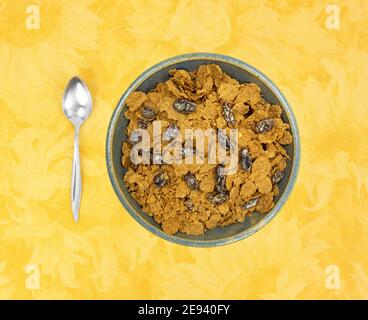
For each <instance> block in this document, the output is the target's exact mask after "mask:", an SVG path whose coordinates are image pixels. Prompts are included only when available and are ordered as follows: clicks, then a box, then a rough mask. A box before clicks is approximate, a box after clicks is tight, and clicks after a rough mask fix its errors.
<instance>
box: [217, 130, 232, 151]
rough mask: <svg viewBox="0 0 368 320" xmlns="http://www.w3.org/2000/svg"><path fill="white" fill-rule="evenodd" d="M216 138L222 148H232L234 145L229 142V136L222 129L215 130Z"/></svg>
mask: <svg viewBox="0 0 368 320" xmlns="http://www.w3.org/2000/svg"><path fill="white" fill-rule="evenodd" d="M217 139H218V141H219V144H220V146H221V147H222V148H224V149H225V150H232V151H233V150H234V145H232V144H231V142H230V138H229V137H228V136H227V134H226V133H225V132H224V131H223V130H221V129H220V130H217Z"/></svg>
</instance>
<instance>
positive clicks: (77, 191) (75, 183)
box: [71, 127, 82, 222]
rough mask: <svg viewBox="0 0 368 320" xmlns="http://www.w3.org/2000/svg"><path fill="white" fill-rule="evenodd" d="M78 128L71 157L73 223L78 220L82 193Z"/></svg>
mask: <svg viewBox="0 0 368 320" xmlns="http://www.w3.org/2000/svg"><path fill="white" fill-rule="evenodd" d="M78 138H79V127H75V134H74V157H73V172H72V192H71V200H72V210H73V217H74V220H75V222H78V219H79V207H80V200H81V193H82V177H81V169H80V159H79V142H78Z"/></svg>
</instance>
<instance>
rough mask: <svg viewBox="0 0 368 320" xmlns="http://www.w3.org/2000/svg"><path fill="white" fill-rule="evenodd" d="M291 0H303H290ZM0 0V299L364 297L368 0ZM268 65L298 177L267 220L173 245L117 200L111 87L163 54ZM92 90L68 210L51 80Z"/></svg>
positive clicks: (65, 132)
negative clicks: (291, 130) (222, 241)
mask: <svg viewBox="0 0 368 320" xmlns="http://www.w3.org/2000/svg"><path fill="white" fill-rule="evenodd" d="M298 3H300V4H298ZM329 4H331V1H311V0H310V1H302V2H301V1H291V0H290V1H277V0H275V1H241V0H232V1H231V0H224V1H207V0H206V1H205V0H201V1H185V0H181V1H170V0H161V1H153V0H152V1H149V0H139V1H138V0H137V1H136V0H122V1H113V0H109V1H98V0H78V1H75V0H33V1H26V0H24V1H23V0H2V1H1V3H0V122H1V126H0V163H1V166H0V176H1V184H0V297H1V298H36V299H39V298H82V299H83V298H236V299H238V298H307V299H308V298H368V256H367V246H368V165H367V161H368V148H367V141H366V139H367V134H368V118H367V116H368V106H367V97H368V54H367V52H368V1H365V0H360V1H358V0H354V1H337V0H336V1H333V5H332V6H331V5H329ZM194 51H208V52H217V53H223V54H227V55H231V56H234V57H237V58H240V59H242V60H244V61H246V62H248V63H250V64H252V65H254V66H255V67H257V68H258V69H260V70H262V71H263V72H264V73H266V74H267V75H268V76H269V77H270V78H271V79H273V80H274V82H275V83H276V85H277V86H279V88H280V89H281V90H282V91H283V92H284V94H285V95H286V97H287V99H288V100H289V102H290V104H291V106H292V107H293V109H294V111H295V114H296V117H297V120H298V124H299V129H300V134H301V140H302V162H301V169H300V174H299V177H298V181H297V184H296V188H295V190H294V192H293V194H292V195H291V198H290V199H289V201H288V202H287V204H286V205H285V207H284V208H283V209H282V211H281V213H280V214H279V215H278V216H277V218H276V219H275V220H273V221H272V223H271V224H270V225H268V226H267V227H265V228H264V229H263V230H262V231H260V232H259V233H257V234H256V235H254V236H252V237H251V238H249V239H246V240H243V241H241V242H238V243H236V244H232V245H230V246H225V247H221V248H212V249H196V248H187V247H182V246H178V245H175V244H171V243H168V242H165V241H164V240H161V239H159V238H157V237H155V236H153V235H151V234H150V233H148V232H147V231H146V230H145V229H143V228H142V227H141V226H139V225H137V223H136V222H135V221H134V220H133V219H132V218H131V217H130V216H129V215H128V214H127V213H126V212H125V210H124V209H123V208H122V206H121V205H120V203H119V201H118V199H117V198H116V196H115V194H114V192H113V189H112V187H111V186H110V183H109V179H108V175H107V171H106V167H105V159H104V156H105V149H104V148H105V145H104V143H105V137H106V130H107V125H108V121H109V119H110V117H111V114H112V111H113V109H114V107H115V105H116V104H117V102H118V99H119V98H120V96H121V94H122V92H123V91H124V90H125V89H126V88H127V86H128V85H129V84H130V83H131V82H132V81H133V80H134V79H135V78H136V77H137V76H138V75H139V74H140V73H141V72H142V71H143V70H145V69H146V68H148V67H150V66H151V65H153V64H155V63H157V62H159V61H161V60H163V59H165V58H168V57H171V56H173V55H177V54H181V53H186V52H194ZM74 75H79V76H81V77H82V78H83V79H84V80H85V81H86V82H87V84H88V86H89V87H90V89H91V91H92V93H93V98H94V109H93V113H92V116H91V118H90V119H89V120H88V121H87V122H86V124H85V125H84V126H83V128H82V130H81V137H80V138H81V140H80V144H81V161H82V168H83V183H84V184H83V188H84V189H83V198H82V205H81V212H80V222H79V223H78V224H76V223H74V222H73V219H72V214H71V210H70V204H69V193H70V175H71V160H72V159H71V157H72V148H73V130H72V126H71V124H70V123H69V122H68V121H67V120H66V119H65V118H64V115H63V114H62V112H61V96H62V93H63V90H64V87H65V85H66V83H67V81H68V80H69V78H71V77H72V76H74Z"/></svg>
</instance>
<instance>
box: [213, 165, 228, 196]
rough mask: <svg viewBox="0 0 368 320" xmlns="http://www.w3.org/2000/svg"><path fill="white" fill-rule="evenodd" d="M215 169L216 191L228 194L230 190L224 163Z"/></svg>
mask: <svg viewBox="0 0 368 320" xmlns="http://www.w3.org/2000/svg"><path fill="white" fill-rule="evenodd" d="M215 171H216V184H215V192H216V193H224V194H227V193H228V191H227V189H226V169H225V168H224V166H223V165H222V164H219V165H218V166H217V167H216V168H215Z"/></svg>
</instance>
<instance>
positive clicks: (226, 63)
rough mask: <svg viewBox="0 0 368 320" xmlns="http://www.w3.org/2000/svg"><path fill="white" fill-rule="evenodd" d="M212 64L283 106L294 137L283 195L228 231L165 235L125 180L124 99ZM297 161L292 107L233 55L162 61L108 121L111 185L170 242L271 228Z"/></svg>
mask: <svg viewBox="0 0 368 320" xmlns="http://www.w3.org/2000/svg"><path fill="white" fill-rule="evenodd" d="M209 63H216V64H218V65H219V66H220V67H221V68H222V70H223V71H224V72H226V73H227V74H228V75H230V76H231V77H232V78H235V79H237V80H238V81H239V82H241V83H243V82H253V83H256V84H257V85H258V86H259V87H260V88H261V92H262V95H263V97H264V98H265V99H266V100H267V101H268V102H270V103H272V104H279V105H281V107H282V109H283V113H282V118H283V120H284V121H285V122H286V123H288V124H290V130H291V133H292V136H293V143H292V144H290V145H288V146H286V149H287V152H288V154H289V155H290V157H291V160H290V161H289V163H288V166H287V169H286V171H285V177H284V179H283V180H282V181H281V182H280V183H279V189H280V193H279V195H278V196H277V197H275V207H274V208H273V209H272V210H271V211H270V212H268V213H266V214H259V213H257V212H254V213H252V214H250V215H248V216H246V218H245V220H244V221H243V222H240V223H236V224H232V225H229V226H226V227H217V228H215V229H213V230H209V231H207V232H206V233H205V234H203V235H200V236H193V235H186V234H182V233H177V234H175V235H168V234H166V233H164V232H163V231H162V229H161V226H160V225H159V224H157V223H156V222H155V221H154V220H153V218H152V217H150V216H149V215H148V214H146V213H145V212H144V211H143V210H142V208H141V207H140V206H139V205H138V203H137V202H136V201H135V200H134V199H133V198H132V196H131V195H130V193H129V191H128V189H127V187H126V186H125V183H124V180H123V176H124V174H125V172H126V169H124V168H123V167H122V165H121V156H122V154H121V148H122V143H123V141H125V140H126V138H127V137H126V133H125V129H126V126H127V125H128V120H127V119H126V118H125V117H124V111H125V109H126V106H125V100H126V99H127V97H128V96H129V95H130V93H131V92H133V91H135V90H139V91H144V92H148V91H149V90H151V89H153V88H154V87H155V86H156V84H157V83H158V82H162V81H165V80H167V79H168V78H169V74H168V71H169V70H170V69H173V68H176V69H180V68H182V69H185V70H188V71H192V70H194V69H196V68H197V67H198V66H200V65H202V64H209ZM299 158H300V142H299V134H298V128H297V124H296V120H295V117H294V114H293V112H292V110H291V107H290V105H289V104H288V102H287V101H286V99H285V97H284V96H283V94H282V93H281V92H280V90H279V89H278V88H277V87H276V86H275V84H274V83H273V82H272V81H271V80H270V79H269V78H267V77H266V76H265V75H264V74H263V73H261V72H260V71H258V70H257V69H255V68H254V67H252V66H250V65H249V64H247V63H245V62H243V61H240V60H238V59H235V58H232V57H229V56H224V55H219V54H212V53H190V54H185V55H180V56H176V57H173V58H170V59H167V60H165V61H162V62H160V63H158V64H156V65H154V66H153V67H151V68H149V69H148V70H146V71H145V72H143V73H142V74H141V75H140V76H139V77H138V78H137V79H136V80H135V81H134V82H133V83H132V84H131V85H130V86H129V88H128V89H127V90H126V91H125V92H124V94H123V96H122V97H121V99H120V101H119V103H118V105H117V106H116V108H115V111H114V113H113V115H112V118H111V121H110V125H109V128H108V133H107V140H106V161H107V169H108V173H109V176H110V180H111V184H112V186H113V188H114V190H115V193H116V195H117V196H118V198H119V200H120V201H121V203H122V205H123V206H124V208H125V209H126V210H127V212H128V213H129V214H130V215H131V216H132V217H133V218H134V219H135V220H136V221H137V222H138V223H139V224H141V225H142V226H143V227H144V228H146V229H147V230H148V231H150V232H152V233H154V234H155V235H157V236H159V237H161V238H163V239H165V240H168V241H171V242H175V243H178V244H182V245H187V246H195V247H214V246H221V245H225V244H229V243H233V242H235V241H238V240H241V239H244V238H246V237H249V236H251V235H252V234H254V233H255V232H257V231H258V230H260V229H261V228H262V227H264V226H265V225H266V224H268V223H269V222H270V221H271V220H272V219H273V218H274V217H275V216H276V215H277V213H278V212H279V211H280V210H281V208H282V206H283V205H284V204H285V202H286V200H287V198H288V196H289V195H290V192H291V190H292V188H293V186H294V184H295V180H296V176H297V172H298V167H299Z"/></svg>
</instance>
